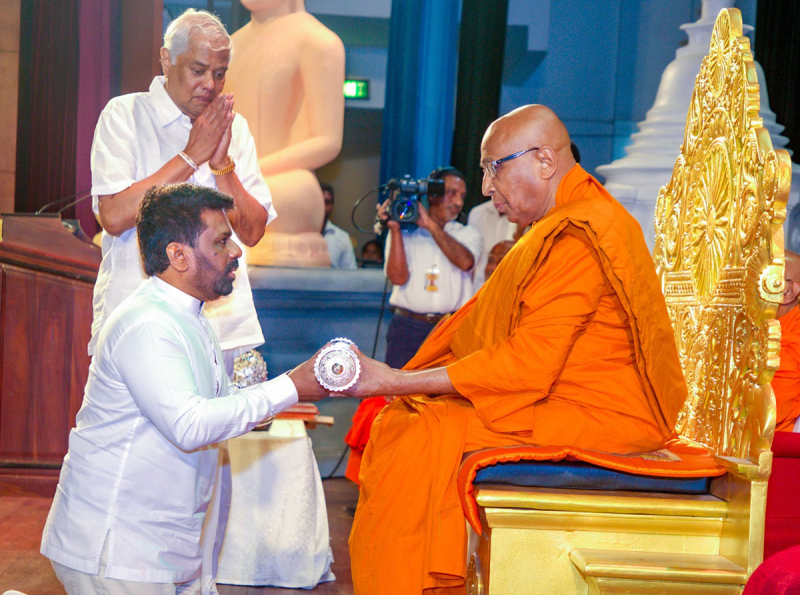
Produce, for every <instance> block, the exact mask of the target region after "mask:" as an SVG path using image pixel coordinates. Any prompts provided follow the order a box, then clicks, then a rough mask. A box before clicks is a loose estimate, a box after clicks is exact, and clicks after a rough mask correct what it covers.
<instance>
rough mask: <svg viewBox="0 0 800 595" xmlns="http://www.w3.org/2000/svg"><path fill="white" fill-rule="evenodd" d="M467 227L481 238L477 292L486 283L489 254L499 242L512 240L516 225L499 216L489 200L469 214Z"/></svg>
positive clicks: (476, 278) (477, 268) (476, 270)
mask: <svg viewBox="0 0 800 595" xmlns="http://www.w3.org/2000/svg"><path fill="white" fill-rule="evenodd" d="M467 225H469V226H470V227H474V228H475V229H477V230H478V231H479V232H480V234H481V237H482V238H483V253H482V254H481V258H480V260H479V261H478V264H476V265H475V276H474V280H475V291H478V289H480V288H481V285H483V283H484V281H486V263H487V262H489V253H490V252H491V251H492V248H494V247H495V246H496V245H497V244H499V243H500V242H504V241H506V240H513V239H514V233H515V232H516V231H517V224H516V223H511V221H509V220H508V219H506V217H505V215H501V214H500V213H499V212H498V211H497V209H496V208H495V206H494V203H492V201H491V199H489V200H487V201H486V202H484V203H481V204H479V205H478V206H477V207H474V208H473V209H472V210H471V211H470V212H469V217H468V218H467Z"/></svg>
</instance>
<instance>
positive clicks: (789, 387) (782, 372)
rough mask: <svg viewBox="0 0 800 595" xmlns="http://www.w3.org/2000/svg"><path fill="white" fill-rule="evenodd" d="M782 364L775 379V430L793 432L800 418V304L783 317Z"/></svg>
mask: <svg viewBox="0 0 800 595" xmlns="http://www.w3.org/2000/svg"><path fill="white" fill-rule="evenodd" d="M780 323H781V365H780V368H778V371H777V372H775V376H774V378H773V379H772V390H773V391H775V402H776V403H777V405H778V415H777V418H776V421H775V429H776V430H777V431H779V432H781V431H782V432H791V431H792V430H794V424H795V422H796V421H797V418H798V417H800V307H795V308H793V309H792V310H791V311H789V312H788V313H786V314H784V315H783V316H782V317H781V318H780Z"/></svg>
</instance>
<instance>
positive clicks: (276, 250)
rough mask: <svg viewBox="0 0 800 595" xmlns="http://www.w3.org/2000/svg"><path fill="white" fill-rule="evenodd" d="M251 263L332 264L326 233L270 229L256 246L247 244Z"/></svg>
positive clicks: (284, 265) (248, 259) (263, 264)
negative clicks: (323, 235) (276, 231)
mask: <svg viewBox="0 0 800 595" xmlns="http://www.w3.org/2000/svg"><path fill="white" fill-rule="evenodd" d="M247 263H248V264H251V265H262V266H272V267H302V268H314V267H318V268H329V267H330V266H331V257H330V254H328V244H327V243H326V242H325V238H323V237H322V234H320V233H315V232H302V233H270V232H269V230H267V233H265V234H264V237H263V238H261V241H260V242H258V244H256V245H255V246H253V247H252V248H247Z"/></svg>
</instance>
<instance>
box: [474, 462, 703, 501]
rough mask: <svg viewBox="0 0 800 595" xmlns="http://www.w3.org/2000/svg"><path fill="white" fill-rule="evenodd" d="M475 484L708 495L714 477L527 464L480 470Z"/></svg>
mask: <svg viewBox="0 0 800 595" xmlns="http://www.w3.org/2000/svg"><path fill="white" fill-rule="evenodd" d="M473 483H474V484H476V485H480V484H499V485H509V486H525V487H536V488H564V489H580V490H620V491H634V492H667V493H671V494H707V493H708V490H709V486H710V485H711V478H710V477H684V478H675V477H653V476H650V475H634V474H633V473H624V472H622V471H614V470H612V469H605V468H603V467H597V466H595V465H590V464H589V463H583V462H579V461H575V462H573V461H561V462H553V461H524V462H519V463H497V464H496V465H492V466H491V467H484V468H483V469H481V470H480V471H478V474H477V476H476V477H475V481H474V482H473Z"/></svg>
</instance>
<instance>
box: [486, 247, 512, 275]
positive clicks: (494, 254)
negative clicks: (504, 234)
mask: <svg viewBox="0 0 800 595" xmlns="http://www.w3.org/2000/svg"><path fill="white" fill-rule="evenodd" d="M513 247H514V242H513V241H511V240H504V241H502V242H498V243H497V244H495V245H494V247H493V248H492V249H491V250H490V251H489V260H487V261H486V267H485V268H484V270H483V272H484V278H485V279H487V280H488V279H489V277H491V276H492V273H494V271H495V269H496V268H497V267H498V266H499V265H500V261H502V260H503V258H504V257H505V255H506V254H508V253H509V252H510V251H511V248H513Z"/></svg>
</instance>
